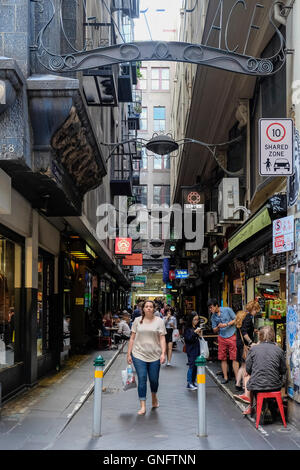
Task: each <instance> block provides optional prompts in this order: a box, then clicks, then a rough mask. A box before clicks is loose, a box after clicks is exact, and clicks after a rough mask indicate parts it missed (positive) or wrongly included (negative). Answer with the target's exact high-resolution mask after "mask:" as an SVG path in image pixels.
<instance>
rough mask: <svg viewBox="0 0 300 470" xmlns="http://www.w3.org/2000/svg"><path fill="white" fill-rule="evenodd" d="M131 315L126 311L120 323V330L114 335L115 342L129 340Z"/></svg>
mask: <svg viewBox="0 0 300 470" xmlns="http://www.w3.org/2000/svg"><path fill="white" fill-rule="evenodd" d="M129 322H130V317H129V314H128V313H124V314H123V317H122V319H121V321H120V323H119V325H118V331H117V332H116V333H115V335H114V340H115V344H118V343H119V342H120V341H121V340H122V339H124V340H125V341H128V340H129V338H130V334H131V332H130V328H129Z"/></svg>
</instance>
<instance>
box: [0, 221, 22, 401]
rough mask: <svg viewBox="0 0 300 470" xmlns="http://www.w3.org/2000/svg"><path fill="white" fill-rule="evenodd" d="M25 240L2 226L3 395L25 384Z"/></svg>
mask: <svg viewBox="0 0 300 470" xmlns="http://www.w3.org/2000/svg"><path fill="white" fill-rule="evenodd" d="M24 242H25V241H24V239H23V238H22V237H20V236H19V235H17V234H16V233H14V232H11V231H10V230H8V229H7V228H6V227H4V226H0V382H1V384H2V396H3V397H5V396H7V395H8V394H9V393H10V392H11V391H12V390H17V389H18V388H19V387H21V386H22V384H23V383H24V362H23V358H24V339H25V331H24V271H23V262H24V249H25V244H24Z"/></svg>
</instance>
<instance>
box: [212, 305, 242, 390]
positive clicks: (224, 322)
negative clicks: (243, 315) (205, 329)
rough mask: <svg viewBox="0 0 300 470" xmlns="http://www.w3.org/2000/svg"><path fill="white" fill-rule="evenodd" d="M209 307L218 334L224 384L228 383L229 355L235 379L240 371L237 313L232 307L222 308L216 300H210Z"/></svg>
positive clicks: (214, 330)
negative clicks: (237, 351)
mask: <svg viewBox="0 0 300 470" xmlns="http://www.w3.org/2000/svg"><path fill="white" fill-rule="evenodd" d="M207 306H208V309H209V312H210V313H211V314H212V315H211V325H212V329H213V332H214V333H217V334H218V359H219V360H220V361H221V368H222V372H223V379H222V381H221V383H222V384H227V383H228V365H227V353H229V359H230V360H232V368H233V371H234V375H235V379H236V378H237V373H238V370H239V363H238V362H237V360H236V335H235V332H236V328H235V325H234V323H235V313H234V311H233V310H232V309H231V308H230V307H220V306H219V303H218V301H217V300H216V299H209V300H208V302H207Z"/></svg>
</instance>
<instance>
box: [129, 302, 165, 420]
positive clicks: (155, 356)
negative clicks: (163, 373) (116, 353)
mask: <svg viewBox="0 0 300 470" xmlns="http://www.w3.org/2000/svg"><path fill="white" fill-rule="evenodd" d="M154 313H155V306H154V302H152V301H151V300H147V301H145V302H144V303H143V305H142V315H141V317H138V318H136V319H135V320H134V322H133V324H132V327H131V336H130V340H129V343H128V352H127V362H128V364H132V362H133V364H134V367H135V370H136V372H137V376H138V395H139V399H140V409H139V411H138V415H144V414H145V413H146V395H147V376H148V377H149V382H150V389H151V393H152V408H158V407H159V403H158V398H157V390H158V383H159V371H160V365H161V364H163V363H164V362H165V359H166V340H165V335H166V328H165V325H164V321H163V320H162V319H161V318H159V317H157V316H155V314H154Z"/></svg>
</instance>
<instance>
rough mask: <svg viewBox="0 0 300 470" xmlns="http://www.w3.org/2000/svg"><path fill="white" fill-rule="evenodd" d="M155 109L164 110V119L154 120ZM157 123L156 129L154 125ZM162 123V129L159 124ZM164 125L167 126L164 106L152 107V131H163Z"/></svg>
mask: <svg viewBox="0 0 300 470" xmlns="http://www.w3.org/2000/svg"><path fill="white" fill-rule="evenodd" d="M156 109H160V110H162V109H164V119H155V110H156ZM158 122H159V126H158V129H157V128H156V125H155V124H156V123H158ZM162 122H164V126H163V128H162V127H161V123H162ZM166 125H167V120H166V106H153V131H154V132H159V131H165V130H166Z"/></svg>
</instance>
